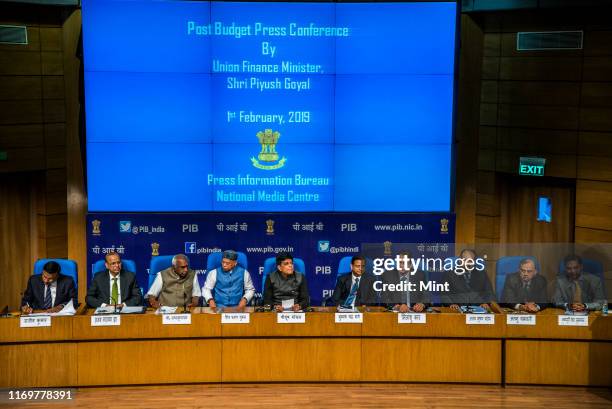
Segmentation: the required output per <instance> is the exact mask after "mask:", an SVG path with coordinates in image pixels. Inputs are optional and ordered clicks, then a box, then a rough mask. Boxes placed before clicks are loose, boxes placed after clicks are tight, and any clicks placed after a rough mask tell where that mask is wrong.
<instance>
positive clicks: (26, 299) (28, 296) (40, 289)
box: [21, 273, 77, 310]
mask: <svg viewBox="0 0 612 409" xmlns="http://www.w3.org/2000/svg"><path fill="white" fill-rule="evenodd" d="M44 300H45V283H43V280H42V274H36V275H33V276H31V277H30V279H29V280H28V286H27V287H26V290H25V292H24V293H23V298H22V299H21V305H22V306H23V305H26V303H28V304H30V307H32V308H33V309H35V310H41V309H42V308H43V305H44ZM76 300H77V292H76V287H75V285H74V280H73V279H72V277H68V276H65V275H63V274H61V273H60V274H59V275H58V278H57V287H56V289H55V302H54V303H53V305H52V307H55V306H57V305H60V304H67V303H69V302H70V301H72V302H73V306H74V307H75V308H76Z"/></svg>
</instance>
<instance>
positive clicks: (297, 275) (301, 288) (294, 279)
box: [263, 253, 310, 312]
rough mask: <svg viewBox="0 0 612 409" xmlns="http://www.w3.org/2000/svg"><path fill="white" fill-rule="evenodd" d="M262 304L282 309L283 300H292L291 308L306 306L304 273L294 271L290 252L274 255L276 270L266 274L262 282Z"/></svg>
mask: <svg viewBox="0 0 612 409" xmlns="http://www.w3.org/2000/svg"><path fill="white" fill-rule="evenodd" d="M263 298H264V301H263V302H264V305H273V306H274V310H276V311H278V312H282V311H283V305H282V304H283V301H285V302H286V301H288V300H293V306H292V307H291V310H293V311H299V310H303V309H306V308H308V305H309V304H310V297H309V296H308V284H307V283H306V277H305V276H304V273H302V272H299V271H295V270H294V267H293V256H292V255H291V254H290V253H278V254H277V255H276V270H275V271H273V272H271V273H270V274H268V277H266V283H265V284H264V293H263Z"/></svg>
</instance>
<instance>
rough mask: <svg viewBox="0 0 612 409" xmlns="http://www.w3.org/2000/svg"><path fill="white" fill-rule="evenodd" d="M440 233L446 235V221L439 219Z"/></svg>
mask: <svg viewBox="0 0 612 409" xmlns="http://www.w3.org/2000/svg"><path fill="white" fill-rule="evenodd" d="M440 233H443V234H448V219H446V218H445V219H440Z"/></svg>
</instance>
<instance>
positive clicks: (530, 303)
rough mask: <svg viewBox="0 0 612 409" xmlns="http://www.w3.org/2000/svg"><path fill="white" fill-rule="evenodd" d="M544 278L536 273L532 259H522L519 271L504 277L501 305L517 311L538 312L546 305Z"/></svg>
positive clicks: (545, 283)
mask: <svg viewBox="0 0 612 409" xmlns="http://www.w3.org/2000/svg"><path fill="white" fill-rule="evenodd" d="M547 285H548V284H547V282H546V278H544V277H542V276H541V275H540V274H538V272H537V270H536V266H535V263H534V262H533V260H529V259H527V258H526V259H523V260H521V262H520V263H519V271H517V272H516V273H512V274H509V275H508V276H507V277H506V283H505V284H504V291H503V293H502V298H501V301H502V305H503V306H504V307H508V308H514V309H515V310H518V311H526V312H538V311H540V309H542V308H544V307H545V306H546V302H547V300H548V297H547V295H546V288H547Z"/></svg>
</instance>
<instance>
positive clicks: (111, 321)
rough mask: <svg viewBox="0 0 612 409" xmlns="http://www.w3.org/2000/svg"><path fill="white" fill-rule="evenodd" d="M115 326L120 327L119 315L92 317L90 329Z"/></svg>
mask: <svg viewBox="0 0 612 409" xmlns="http://www.w3.org/2000/svg"><path fill="white" fill-rule="evenodd" d="M115 325H121V316H120V315H92V316H91V326H92V327H112V326H115Z"/></svg>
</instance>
